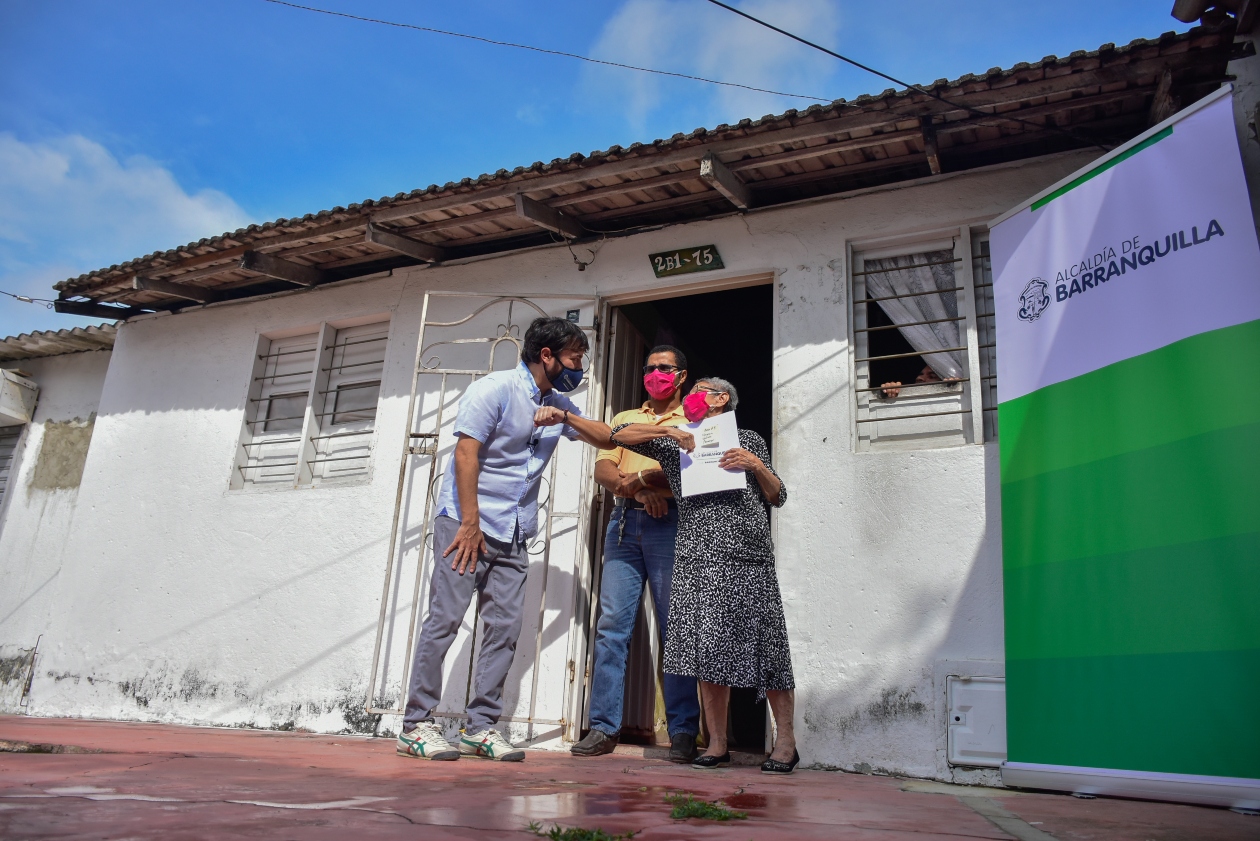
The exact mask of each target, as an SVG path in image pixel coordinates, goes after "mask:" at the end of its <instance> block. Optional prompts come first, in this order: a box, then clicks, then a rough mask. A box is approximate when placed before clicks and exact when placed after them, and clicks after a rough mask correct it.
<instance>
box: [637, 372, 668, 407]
mask: <svg viewBox="0 0 1260 841" xmlns="http://www.w3.org/2000/svg"><path fill="white" fill-rule="evenodd" d="M643 387H644V388H646V389H647V393H648V395H650V396H651V398H652V399H653V400H664V399H665V398H666V397H669V396H670V395H671V394H673V393H674V375H673V374H667V373H665V372H664V371H653V372H651V373H650V374H645V375H644V377H643Z"/></svg>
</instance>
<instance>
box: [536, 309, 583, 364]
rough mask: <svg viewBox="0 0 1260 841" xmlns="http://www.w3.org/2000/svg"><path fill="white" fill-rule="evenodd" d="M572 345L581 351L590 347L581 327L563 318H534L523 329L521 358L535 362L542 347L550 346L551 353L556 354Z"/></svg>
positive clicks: (540, 355)
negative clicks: (523, 338)
mask: <svg viewBox="0 0 1260 841" xmlns="http://www.w3.org/2000/svg"><path fill="white" fill-rule="evenodd" d="M572 347H580V348H581V349H582V350H583V351H588V350H590V349H591V343H590V342H589V341H587V339H586V334H585V333H583V332H582V328H581V327H578V326H577V325H576V324H574V323H573V322H572V321H569V320H568V319H565V318H535V319H534V323H533V324H531V325H529V329H528V330H526V331H525V342H524V344H523V346H522V347H521V358H522V359H524V360H525V361H526V362H537V361H538V360H539V359H541V358H542V349H543V348H550V349H551V352H552V354H558V353H559V352H560V351H562V350H567V349H569V348H572Z"/></svg>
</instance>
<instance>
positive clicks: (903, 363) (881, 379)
mask: <svg viewBox="0 0 1260 841" xmlns="http://www.w3.org/2000/svg"><path fill="white" fill-rule="evenodd" d="M866 325H867V327H892V325H893V320H892V319H891V318H889V317H888V314H887V313H885V312H884V310H883V308H882V307H880V305H879V304H876V303H870V304H867V305H866ZM866 338H867V346H868V348H869V350H870V353H869V354H868V356H871V357H876V356H893V355H896V354H902V353H910V354H914V348H913V347H911V346H910V343H909V342H907V341H906V337H905V336H903V335H901V331H900V330H897V329H888V330H872V331H870V332H868V333H867V334H866ZM926 364H927V363H926V362H924V361H923V357H922V356H919V355H917V354H915V355H914V356H902V357H900V358H897V359H874V360H872V362H871V363H870V377H871V379H870V383H871V385H872V386H877V385H883V384H884V383H892V382H900V383H903V384H909V383H913V382H914V380H915V378H916V377H918V376H919V374H920V373H921V372H922V371H923V366H924V365H926ZM874 393H875V394H876V395H878V394H879V392H874Z"/></svg>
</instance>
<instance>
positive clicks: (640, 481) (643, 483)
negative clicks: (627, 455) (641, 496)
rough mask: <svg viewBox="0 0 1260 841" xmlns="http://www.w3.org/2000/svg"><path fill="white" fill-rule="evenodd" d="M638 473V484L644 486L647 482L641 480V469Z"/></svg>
mask: <svg viewBox="0 0 1260 841" xmlns="http://www.w3.org/2000/svg"><path fill="white" fill-rule="evenodd" d="M638 475H639V484H640V485H642V486H643V487H645V488H646V487H647V482H645V481H643V471H642V470H640V471H639V474H638Z"/></svg>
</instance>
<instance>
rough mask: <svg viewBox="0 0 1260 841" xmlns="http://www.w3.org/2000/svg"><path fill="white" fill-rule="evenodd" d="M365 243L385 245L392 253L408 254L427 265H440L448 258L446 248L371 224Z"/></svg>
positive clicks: (365, 235) (368, 226) (366, 233)
mask: <svg viewBox="0 0 1260 841" xmlns="http://www.w3.org/2000/svg"><path fill="white" fill-rule="evenodd" d="M364 241H365V242H372V243H376V244H377V245H383V246H385V247H386V248H388V249H389V250H391V251H397V252H398V253H399V254H406V255H407V256H408V257H414V258H416V259H417V260H420V261H422V262H425V263H440V262H442V261H443V260H445V259H446V256H447V255H446V249H445V248H438V247H437V246H436V245H430V244H429V243H427V242H421V241H420V240H418V239H412V238H411V237H405V236H402V235H400V234H396V233H394V232H393V231H388V230H386V229H384V228H378V227H377V226H376V225H373V224H372V223H371V222H369V223H368V225H367V231H366V232H365V233H364Z"/></svg>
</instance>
